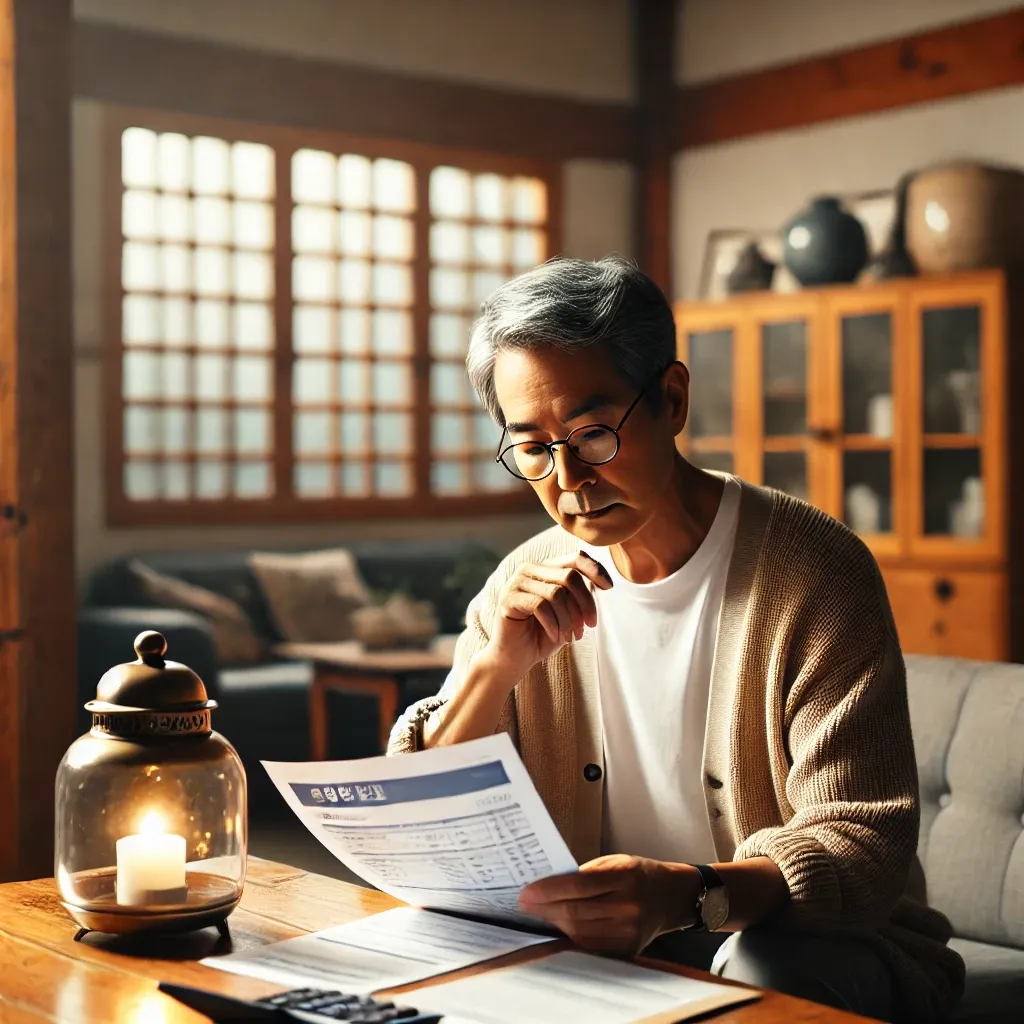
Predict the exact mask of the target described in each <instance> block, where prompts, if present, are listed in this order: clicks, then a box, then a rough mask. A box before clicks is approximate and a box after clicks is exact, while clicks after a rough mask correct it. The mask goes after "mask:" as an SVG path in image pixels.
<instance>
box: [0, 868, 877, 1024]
mask: <svg viewBox="0 0 1024 1024" xmlns="http://www.w3.org/2000/svg"><path fill="white" fill-rule="evenodd" d="M398 905H400V904H399V903H398V901H397V900H394V899H392V898H391V897H390V896H385V895H384V894H383V893H379V892H376V891H373V890H370V889H363V888H361V887H359V886H356V885H351V884H349V883H347V882H340V881H336V880H335V879H330V878H325V877H323V876H321V875H312V874H309V873H307V872H305V871H301V870H299V869H298V868H290V867H286V866H284V865H282V864H273V863H270V862H269V861H261V860H258V859H256V858H251V859H250V861H249V873H248V879H247V882H246V887H245V893H244V895H243V896H242V903H241V906H240V907H239V908H238V909H237V910H236V911H235V912H234V914H232V915H231V917H230V918H229V924H230V926H231V936H232V939H231V943H232V944H230V945H229V944H228V943H225V942H224V941H223V940H220V939H219V938H218V936H217V933H216V931H214V930H213V929H212V928H211V929H207V930H206V931H205V932H199V933H197V934H195V935H192V936H181V937H179V938H176V939H170V938H169V939H165V940H163V942H162V943H157V942H156V941H155V940H150V941H149V942H148V943H146V944H142V943H138V942H137V943H136V944H135V945H131V944H127V943H126V942H125V940H123V939H117V938H113V937H110V936H102V935H96V934H92V935H87V936H86V937H85V938H84V939H83V940H82V941H81V942H75V941H74V935H75V932H76V931H77V927H76V926H75V924H74V923H73V922H72V921H71V919H70V918H69V917H68V916H67V914H66V913H65V911H64V908H63V907H62V906H61V905H60V901H59V899H58V896H57V888H56V886H55V885H54V882H53V880H52V879H49V878H47V879H41V880H38V881H32V882H10V883H8V884H6V885H0V1022H2V1024H41V1022H44V1021H51V1022H52V1021H60V1022H65V1021H66V1022H74V1024H88V1022H92V1021H95V1022H98V1024H120V1022H130V1024H201V1022H203V1021H206V1019H207V1018H206V1017H204V1016H202V1015H201V1014H198V1013H196V1012H194V1011H193V1010H189V1009H188V1008H186V1007H185V1006H182V1005H181V1004H180V1003H178V1002H176V1001H175V1000H173V999H171V998H170V997H169V996H165V995H163V994H162V993H160V992H158V991H157V988H156V985H157V982H159V981H171V982H177V983H179V984H184V985H195V986H198V987H200V988H205V989H208V990H211V991H217V992H223V993H225V994H227V995H234V996H239V997H241V998H244V999H257V998H260V997H261V996H265V995H268V994H269V993H271V992H273V991H277V990H279V989H280V987H281V986H275V985H272V984H269V983H267V982H262V981H257V980H255V979H253V978H244V977H241V976H240V975H234V974H227V973H225V972H223V971H216V970H213V969H212V968H209V967H203V966H201V965H200V964H198V963H196V962H195V961H196V960H197V959H198V958H200V957H204V956H210V955H216V954H218V953H227V952H231V951H232V949H233V950H235V951H237V950H242V949H251V948H253V947H256V946H262V945H265V944H266V943H268V942H277V941H279V940H281V939H289V938H294V937H295V936H297V935H302V934H305V933H306V932H310V931H316V930H318V929H321V928H328V927H330V926H331V925H338V924H344V923H345V922H346V921H352V920H356V919H358V918H360V917H366V916H367V915H369V914H374V913H378V912H379V911H381V910H388V909H390V908H391V907H394V906H398ZM551 948H552V947H549V946H545V947H541V948H540V949H539V950H537V949H534V950H527V951H525V953H516V954H512V957H507V958H505V959H504V960H502V961H498V962H499V963H507V962H510V961H511V960H512V959H513V958H516V959H529V958H532V957H535V956H545V955H547V953H548V951H549V950H550V949H551ZM554 948H562V946H561V945H558V946H555V947H554ZM648 965H649V966H660V967H664V969H665V970H672V971H676V972H677V973H679V974H685V975H689V976H690V977H694V978H704V979H709V978H710V976H709V975H706V974H704V973H703V972H702V971H693V970H688V969H685V968H677V967H671V966H668V965H655V964H653V963H649V964H648ZM492 966H493V965H486V966H484V967H476V968H469V969H468V971H469V972H475V971H480V970H489V969H491V967H492ZM463 973H468V972H463ZM450 977H451V976H449V978H450ZM712 980H714V979H712ZM713 1020H714V1021H715V1022H716V1024H783V1022H787V1024H853V1022H855V1021H861V1022H864V1018H862V1017H854V1016H851V1015H850V1014H846V1013H840V1012H838V1011H836V1010H829V1009H827V1008H825V1007H823V1006H818V1005H816V1004H814V1003H808V1002H804V1001H803V1000H801V999H793V998H791V997H789V996H783V995H779V994H778V993H775V992H766V993H765V994H764V996H763V998H762V999H761V1000H760V1001H759V1002H756V1003H751V1004H748V1005H747V1006H743V1007H738V1008H735V1009H732V1010H727V1011H725V1012H724V1013H722V1014H720V1015H718V1016H716V1017H714V1018H713Z"/></svg>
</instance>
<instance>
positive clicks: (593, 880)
mask: <svg viewBox="0 0 1024 1024" xmlns="http://www.w3.org/2000/svg"><path fill="white" fill-rule="evenodd" d="M700 885H701V883H700V875H699V874H698V872H697V869H696V868H693V867H691V866H690V865H688V864H667V863H665V862H664V861H659V860H650V859H649V858H647V857H627V856H624V855H622V854H615V855H614V856H610V857H598V858H597V860H592V861H590V862H588V863H587V864H584V865H583V866H582V867H581V868H580V869H579V871H578V872H577V873H576V874H572V875H554V876H552V877H551V878H544V879H541V880H540V881H539V882H533V883H532V884H531V885H528V886H526V888H524V889H523V891H522V892H521V893H520V894H519V906H520V908H521V909H522V911H523V912H524V913H526V914H532V915H534V916H535V917H539V918H542V919H543V920H545V921H547V922H548V923H549V924H552V925H554V926H555V927H556V928H558V929H559V930H560V931H562V932H564V933H565V934H566V935H567V936H568V937H569V938H570V939H572V941H573V942H574V943H576V945H578V946H582V947H583V949H586V950H590V951H591V952H594V953H608V954H611V955H614V956H635V955H636V954H637V953H639V952H640V951H641V950H642V949H643V948H644V947H645V946H647V945H648V944H649V943H650V942H652V941H653V940H654V939H656V938H657V937H658V936H659V935H663V934H664V933H665V932H670V931H674V930H675V929H677V928H685V927H687V926H688V925H691V924H693V923H694V920H695V909H694V908H695V907H696V904H697V896H698V894H699V892H700Z"/></svg>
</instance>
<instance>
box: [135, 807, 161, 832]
mask: <svg viewBox="0 0 1024 1024" xmlns="http://www.w3.org/2000/svg"><path fill="white" fill-rule="evenodd" d="M166 831H167V829H166V827H165V826H164V819H163V818H161V817H160V815H159V814H157V813H156V811H150V812H149V814H147V815H146V816H145V817H144V818H143V819H142V821H140V822H139V832H141V833H142V834H143V835H147V836H159V835H163V833H164V832H166Z"/></svg>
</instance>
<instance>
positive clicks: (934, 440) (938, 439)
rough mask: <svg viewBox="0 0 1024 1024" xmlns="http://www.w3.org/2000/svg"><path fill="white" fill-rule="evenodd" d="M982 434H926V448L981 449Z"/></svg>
mask: <svg viewBox="0 0 1024 1024" xmlns="http://www.w3.org/2000/svg"><path fill="white" fill-rule="evenodd" d="M982 444H983V442H982V437H981V435H980V434H925V435H924V446H925V448H953V449H956V448H981V447H982Z"/></svg>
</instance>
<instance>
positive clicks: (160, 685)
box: [85, 630, 217, 722]
mask: <svg viewBox="0 0 1024 1024" xmlns="http://www.w3.org/2000/svg"><path fill="white" fill-rule="evenodd" d="M135 653H136V654H137V655H138V660H137V661H131V662H127V663H126V664H123V665H115V666H114V667H113V668H112V669H110V670H109V671H107V672H106V673H104V675H103V677H102V678H101V679H100V681H99V685H98V686H97V687H96V699H95V700H91V701H89V703H88V704H86V705H85V709H86V710H87V711H91V712H92V713H93V716H94V722H95V720H96V716H104V717H105V716H107V715H118V714H139V713H140V712H148V713H151V714H167V713H174V712H179V713H180V712H196V711H207V716H206V717H207V720H208V712H209V709H211V708H215V707H216V706H217V702H216V701H213V700H210V699H208V697H207V694H206V686H205V685H204V684H203V681H202V679H200V678H199V676H197V675H196V674H195V672H193V671H192V669H190V668H189V667H188V666H187V665H182V664H180V663H179V662H177V661H167V660H166V659H165V658H164V655H165V654H166V653H167V641H166V640H165V639H164V636H163V634H162V633H157V632H154V631H153V630H147V631H146V632H144V633H140V634H139V635H138V636H137V637H136V638H135Z"/></svg>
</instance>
